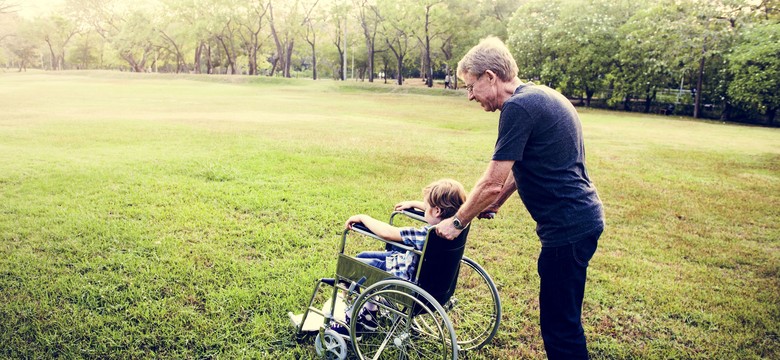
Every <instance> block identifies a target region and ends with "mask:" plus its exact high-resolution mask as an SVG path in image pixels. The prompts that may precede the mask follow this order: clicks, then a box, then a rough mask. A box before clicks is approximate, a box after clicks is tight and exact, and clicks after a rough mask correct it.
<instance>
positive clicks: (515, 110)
mask: <svg viewBox="0 0 780 360" xmlns="http://www.w3.org/2000/svg"><path fill="white" fill-rule="evenodd" d="M493 160H514V161H515V164H514V167H513V168H512V172H513V173H514V176H515V182H516V183H517V192H518V193H519V194H520V198H521V199H522V200H523V203H524V204H525V207H526V208H527V209H528V212H529V213H530V214H531V217H532V218H533V219H534V220H535V221H536V233H537V234H538V235H539V239H541V241H542V246H543V247H553V246H561V245H566V244H569V243H573V242H577V241H579V240H582V239H583V238H585V237H588V236H591V235H593V234H595V233H596V232H601V231H602V230H603V229H604V212H603V210H602V205H601V200H600V199H599V196H598V193H597V192H596V187H595V186H593V184H592V183H591V182H590V179H589V178H588V172H587V170H586V169H585V146H584V144H583V140H582V127H581V124H580V119H579V117H578V116H577V111H576V110H575V109H574V106H572V104H571V102H569V100H568V99H566V98H565V97H564V96H563V95H561V94H559V93H558V92H557V91H555V90H552V89H550V88H548V87H546V86H539V85H534V84H533V83H526V84H523V85H520V86H519V87H518V88H517V89H516V90H515V93H514V95H513V96H512V97H511V98H509V100H507V101H506V102H505V103H504V106H503V107H502V109H501V117H500V119H499V124H498V140H497V141H496V148H495V153H494V154H493Z"/></svg>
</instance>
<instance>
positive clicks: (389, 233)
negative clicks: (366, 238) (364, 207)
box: [346, 214, 401, 242]
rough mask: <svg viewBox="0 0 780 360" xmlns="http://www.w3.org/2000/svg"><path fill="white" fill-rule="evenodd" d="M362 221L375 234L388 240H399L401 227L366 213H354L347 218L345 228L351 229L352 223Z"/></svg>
mask: <svg viewBox="0 0 780 360" xmlns="http://www.w3.org/2000/svg"><path fill="white" fill-rule="evenodd" d="M355 223H362V224H363V225H365V226H366V227H367V228H368V229H369V230H371V232H373V233H374V234H375V235H376V236H379V237H381V238H382V239H385V240H388V241H397V242H401V229H399V228H397V227H395V226H392V225H390V224H388V223H386V222H382V221H379V220H377V219H374V218H372V217H370V216H368V215H363V214H360V215H354V216H352V217H350V218H349V219H348V220H347V224H346V228H347V229H352V224H355Z"/></svg>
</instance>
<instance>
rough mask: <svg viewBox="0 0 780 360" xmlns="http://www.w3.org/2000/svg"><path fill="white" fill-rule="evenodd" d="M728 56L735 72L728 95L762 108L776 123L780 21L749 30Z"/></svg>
mask: <svg viewBox="0 0 780 360" xmlns="http://www.w3.org/2000/svg"><path fill="white" fill-rule="evenodd" d="M728 60H729V71H730V72H731V73H732V74H733V80H732V81H731V84H730V85H729V87H728V94H729V96H731V98H732V99H734V100H736V101H737V102H738V103H740V104H741V105H742V106H745V107H748V108H755V109H759V110H760V111H762V112H763V113H764V114H765V115H766V117H767V120H768V122H769V124H775V118H776V115H777V110H778V108H780V92H779V91H778V89H780V23H777V22H765V23H762V24H759V25H757V26H755V27H754V28H752V29H750V30H749V31H747V32H746V33H745V35H744V38H743V41H742V42H741V43H740V44H739V45H737V46H736V47H735V48H734V50H733V51H732V52H731V54H729V56H728Z"/></svg>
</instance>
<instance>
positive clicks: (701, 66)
mask: <svg viewBox="0 0 780 360" xmlns="http://www.w3.org/2000/svg"><path fill="white" fill-rule="evenodd" d="M705 51H706V49H702V54H701V60H699V77H698V79H697V80H696V99H695V101H694V104H693V117H694V118H695V119H698V118H699V106H701V93H702V88H701V86H702V83H703V79H704V53H705Z"/></svg>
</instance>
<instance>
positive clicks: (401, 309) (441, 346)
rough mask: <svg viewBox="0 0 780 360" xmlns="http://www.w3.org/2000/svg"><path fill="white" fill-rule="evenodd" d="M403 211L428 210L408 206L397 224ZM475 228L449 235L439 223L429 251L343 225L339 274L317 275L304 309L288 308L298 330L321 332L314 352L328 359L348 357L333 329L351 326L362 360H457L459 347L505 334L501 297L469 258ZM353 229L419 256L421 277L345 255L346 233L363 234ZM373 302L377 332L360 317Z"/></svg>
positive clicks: (413, 214)
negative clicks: (321, 296) (439, 231)
mask: <svg viewBox="0 0 780 360" xmlns="http://www.w3.org/2000/svg"><path fill="white" fill-rule="evenodd" d="M397 215H404V216H405V217H406V218H409V219H412V220H416V221H421V222H425V220H424V215H423V213H422V212H421V211H418V210H416V209H407V210H403V211H395V212H393V213H392V214H391V216H390V221H389V223H390V224H391V225H393V222H394V221H395V220H396V216H397ZM469 229H470V228H469V227H467V228H466V229H465V230H463V232H461V234H460V236H458V237H457V238H456V239H454V240H446V239H443V238H440V237H439V236H438V235H437V234H436V231H435V227H432V228H431V229H430V230H429V231H428V235H427V237H426V241H425V245H424V247H423V249H422V251H417V250H415V249H414V248H412V247H410V246H406V245H404V244H399V243H396V242H392V241H387V240H384V239H382V238H381V237H379V236H377V235H375V234H374V233H372V232H371V231H370V230H369V229H368V228H366V227H365V226H363V225H362V224H354V225H353V227H352V229H351V230H350V229H346V230H344V232H343V234H342V239H341V246H340V250H339V255H338V262H337V266H336V277H335V278H323V279H319V280H317V282H316V284H315V287H314V292H313V293H312V296H311V299H310V300H309V305H308V307H307V308H306V309H305V310H304V312H303V313H302V314H297V315H296V314H293V313H292V312H290V313H288V315H289V317H290V320H291V322H292V323H293V326H295V328H296V330H297V333H298V334H301V333H305V332H314V331H317V336H316V338H315V342H314V345H315V351H316V352H317V354H318V355H319V356H321V357H325V358H327V359H346V358H347V356H348V355H349V354H348V351H349V348H348V346H347V341H345V339H344V338H343V337H342V335H340V334H338V333H336V332H335V331H334V330H331V329H330V325H331V324H333V323H338V324H340V325H341V326H344V327H347V328H348V329H349V343H351V345H352V346H351V347H352V350H353V351H354V354H355V355H356V357H357V358H359V359H457V358H458V354H459V353H460V352H465V351H470V350H477V349H479V348H481V347H483V346H485V345H486V344H487V343H489V342H490V341H491V340H492V339H493V337H494V336H495V334H496V332H497V331H498V327H499V324H500V322H501V301H500V298H499V296H498V289H497V288H496V286H495V283H494V282H493V280H492V279H491V278H490V275H489V274H488V273H487V271H485V270H484V269H483V268H482V267H481V266H480V265H479V264H478V263H477V262H476V261H474V260H471V259H469V258H467V257H465V256H463V253H464V249H465V244H466V238H467V236H468V233H469ZM350 234H355V235H358V236H362V237H367V238H369V239H372V240H378V241H381V242H384V243H385V247H386V249H388V250H390V249H392V248H396V250H399V251H413V252H415V253H416V254H418V255H419V256H420V259H419V263H418V266H417V277H416V280H415V281H408V280H403V279H401V278H398V277H395V276H393V275H392V274H390V273H388V272H386V271H383V270H380V269H377V268H375V267H373V266H370V265H368V264H365V263H363V262H361V261H359V260H357V259H355V258H352V257H350V256H348V255H345V254H344V251H345V248H346V244H347V238H355V237H356V236H350ZM426 254H432V255H430V256H426ZM323 286H330V287H332V289H331V291H330V297H329V298H328V299H327V301H325V304H324V305H323V306H322V307H321V308H318V307H315V306H314V303H315V299H316V298H317V296H318V294H322V293H325V292H327V289H328V288H327V287H325V290H323ZM366 304H372V306H373V307H374V308H376V309H378V312H377V314H378V316H376V319H375V320H376V325H377V326H376V328H375V329H367V328H364V327H362V326H360V325H359V323H358V316H356V315H357V314H358V312H359V311H360V309H362V308H363V307H364V306H366ZM348 312H349V314H350V316H349V317H347V316H346V315H347V313H348ZM347 318H349V319H350V321H349V323H348V322H347Z"/></svg>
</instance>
